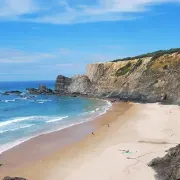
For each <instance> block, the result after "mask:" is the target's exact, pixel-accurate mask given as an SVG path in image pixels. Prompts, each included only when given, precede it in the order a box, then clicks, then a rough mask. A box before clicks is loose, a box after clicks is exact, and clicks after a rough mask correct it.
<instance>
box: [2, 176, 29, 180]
mask: <svg viewBox="0 0 180 180" xmlns="http://www.w3.org/2000/svg"><path fill="white" fill-rule="evenodd" d="M3 180H26V179H24V178H20V177H13V178H11V177H9V176H6V177H4V179H3Z"/></svg>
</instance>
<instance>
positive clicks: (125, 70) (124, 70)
mask: <svg viewBox="0 0 180 180" xmlns="http://www.w3.org/2000/svg"><path fill="white" fill-rule="evenodd" d="M130 68H131V63H130V62H128V63H127V64H126V65H125V66H123V67H122V68H120V69H118V70H117V71H116V74H115V75H116V76H122V75H125V74H126V73H128V72H129V70H130Z"/></svg>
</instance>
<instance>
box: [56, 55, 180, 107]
mask: <svg viewBox="0 0 180 180" xmlns="http://www.w3.org/2000/svg"><path fill="white" fill-rule="evenodd" d="M62 79H65V80H63V81H62ZM55 89H56V91H57V92H58V91H59V89H60V92H66V93H67V94H68V93H70V94H71V93H74V92H78V93H80V94H88V95H89V96H95V97H106V98H119V99H121V100H132V101H141V102H164V103H175V104H177V103H180V52H173V53H167V54H162V55H161V54H160V55H158V56H157V55H156V56H153V57H143V58H137V59H136V58H130V60H128V59H127V58H126V60H125V61H117V62H107V63H94V64H90V65H87V69H86V75H83V76H75V77H73V78H71V79H70V78H68V79H66V78H65V77H63V78H62V76H60V77H58V78H57V82H56V88H55Z"/></svg>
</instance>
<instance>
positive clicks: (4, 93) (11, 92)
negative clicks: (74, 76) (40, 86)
mask: <svg viewBox="0 0 180 180" xmlns="http://www.w3.org/2000/svg"><path fill="white" fill-rule="evenodd" d="M11 94H15V95H20V94H22V92H21V91H6V92H3V93H2V95H11Z"/></svg>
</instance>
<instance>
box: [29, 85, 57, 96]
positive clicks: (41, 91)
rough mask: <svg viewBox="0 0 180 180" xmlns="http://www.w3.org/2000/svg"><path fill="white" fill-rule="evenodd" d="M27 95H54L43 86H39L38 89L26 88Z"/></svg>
mask: <svg viewBox="0 0 180 180" xmlns="http://www.w3.org/2000/svg"><path fill="white" fill-rule="evenodd" d="M26 90H27V91H28V92H29V94H54V92H53V90H52V89H49V88H47V87H46V86H44V85H39V87H38V89H36V88H27V89H26Z"/></svg>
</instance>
